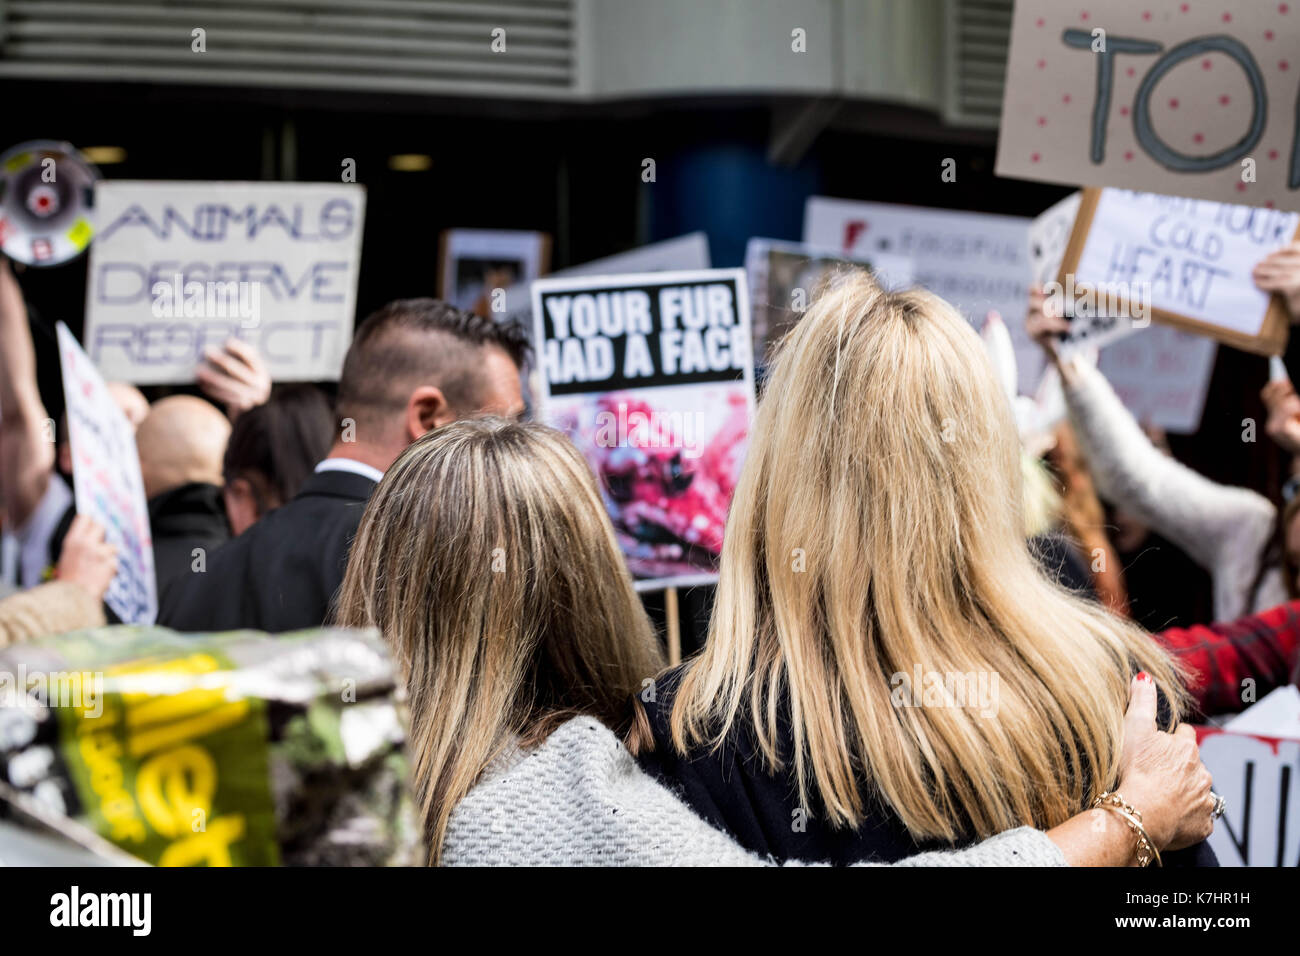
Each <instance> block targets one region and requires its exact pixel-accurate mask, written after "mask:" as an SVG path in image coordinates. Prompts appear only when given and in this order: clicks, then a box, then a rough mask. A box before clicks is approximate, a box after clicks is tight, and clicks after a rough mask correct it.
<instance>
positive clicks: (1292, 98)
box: [996, 0, 1300, 209]
mask: <svg viewBox="0 0 1300 956" xmlns="http://www.w3.org/2000/svg"><path fill="white" fill-rule="evenodd" d="M1298 95H1300V4H1293V3H1276V2H1272V0H1267V2H1266V0H1252V2H1250V3H1241V2H1233V0H1218V2H1207V0H1194V2H1188V0H1142V2H1141V3H1133V2H1131V0H1089V2H1087V3H1078V4H1068V3H1061V2H1060V0H1017V2H1016V6H1015V13H1014V16H1013V19H1012V33H1011V48H1010V52H1009V54H1008V58H1007V71H1006V85H1005V93H1004V95H1003V103H1002V123H1001V131H1000V134H999V138H998V158H997V167H996V172H997V174H998V175H999V176H1011V177H1016V178H1020V179H1037V180H1046V181H1049V182H1060V183H1069V184H1074V185H1080V186H1118V187H1125V188H1128V189H1137V190H1143V191H1149V192H1159V193H1167V194H1173V195H1179V196H1193V197H1197V198H1201V199H1211V200H1219V201H1221V202H1231V203H1245V204H1248V205H1251V206H1269V205H1272V206H1275V207H1276V208H1279V209H1300V114H1298V113H1297V110H1296V102H1297V96H1298Z"/></svg>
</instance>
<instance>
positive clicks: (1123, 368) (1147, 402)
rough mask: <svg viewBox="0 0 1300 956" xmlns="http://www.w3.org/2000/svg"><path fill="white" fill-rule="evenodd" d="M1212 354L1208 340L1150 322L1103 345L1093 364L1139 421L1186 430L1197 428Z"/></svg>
mask: <svg viewBox="0 0 1300 956" xmlns="http://www.w3.org/2000/svg"><path fill="white" fill-rule="evenodd" d="M1218 354H1219V346H1218V344H1217V343H1216V342H1215V341H1214V340H1213V339H1207V338H1206V337H1205V336H1203V335H1193V334H1192V333H1190V332H1184V331H1182V330H1181V329H1175V328H1171V327H1170V326H1167V325H1156V324H1152V325H1150V326H1148V327H1147V328H1145V329H1133V330H1132V331H1131V334H1129V335H1128V336H1126V337H1125V338H1123V339H1120V340H1119V341H1118V342H1113V343H1112V344H1110V345H1107V346H1106V347H1105V348H1103V349H1102V350H1101V356H1100V359H1099V360H1098V362H1097V366H1098V368H1100V369H1101V371H1102V374H1103V375H1105V376H1106V378H1107V380H1109V382H1110V384H1111V386H1112V387H1113V388H1114V389H1115V394H1117V395H1118V396H1119V397H1120V400H1121V401H1122V402H1123V403H1124V405H1125V407H1127V408H1128V410H1129V411H1130V412H1132V413H1133V417H1134V418H1136V419H1137V420H1138V421H1139V422H1142V423H1143V424H1151V425H1158V426H1159V427H1161V428H1163V429H1164V430H1165V431H1168V432H1174V433H1175V434H1180V435H1190V434H1192V433H1193V432H1195V431H1196V430H1197V429H1199V428H1200V427H1201V414H1202V412H1203V411H1204V410H1205V396H1206V394H1207V393H1208V392H1209V388H1210V378H1211V377H1212V376H1213V374H1214V359H1215V356H1217V355H1218Z"/></svg>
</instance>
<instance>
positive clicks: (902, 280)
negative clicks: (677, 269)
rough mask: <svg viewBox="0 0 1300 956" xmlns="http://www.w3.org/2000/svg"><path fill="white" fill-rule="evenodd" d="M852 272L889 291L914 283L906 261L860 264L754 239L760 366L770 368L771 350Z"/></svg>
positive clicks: (751, 254)
mask: <svg viewBox="0 0 1300 956" xmlns="http://www.w3.org/2000/svg"><path fill="white" fill-rule="evenodd" d="M852 269H866V270H867V271H868V272H870V273H872V274H873V275H874V276H875V277H876V279H877V280H878V281H879V282H880V283H881V284H882V285H883V286H885V288H887V289H901V288H905V287H906V286H907V285H908V283H910V282H911V281H912V262H911V260H910V259H907V258H906V257H904V256H896V255H890V254H889V253H881V254H879V255H873V256H871V257H869V258H865V257H864V258H857V257H850V256H844V255H838V254H836V253H835V252H834V251H831V250H826V249H818V248H816V247H813V246H809V245H805V244H803V243H798V242H781V241H779V240H776V239H758V238H755V239H750V240H749V243H748V244H747V245H746V247H745V272H746V273H747V274H748V275H749V301H750V303H751V308H752V311H753V319H752V323H753V327H754V357H755V360H756V361H757V362H758V363H759V364H766V363H767V362H768V361H769V360H770V358H771V354H770V353H771V349H772V348H773V347H775V346H776V344H777V343H778V342H780V341H781V339H782V337H784V335H785V334H786V333H787V332H789V331H790V329H791V328H793V327H794V325H795V323H796V322H798V321H799V316H800V315H801V314H802V313H803V312H804V311H806V310H807V309H808V307H809V306H811V305H812V303H813V300H814V298H815V297H816V296H817V295H819V294H820V293H821V292H822V291H823V290H824V289H825V288H826V285H827V283H830V282H833V281H834V279H835V277H836V276H837V275H842V274H843V273H845V272H846V271H849V270H852Z"/></svg>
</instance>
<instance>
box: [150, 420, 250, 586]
mask: <svg viewBox="0 0 1300 956" xmlns="http://www.w3.org/2000/svg"><path fill="white" fill-rule="evenodd" d="M229 437H230V422H228V421H227V420H226V418H225V416H223V415H222V414H221V412H220V411H218V410H217V409H216V408H215V407H214V406H213V405H212V404H210V403H209V402H206V401H204V400H203V399H201V398H195V397H194V396H192V395H172V396H169V397H167V398H162V399H159V400H158V401H157V402H155V403H154V404H153V407H152V408H151V409H150V411H149V415H148V416H147V417H146V418H145V420H144V421H143V422H142V423H141V424H140V427H139V428H138V429H137V430H136V433H135V443H136V447H137V448H138V449H139V452H140V475H141V477H142V479H143V480H144V493H145V496H146V498H148V502H149V524H150V527H151V528H152V530H153V560H154V572H155V574H156V575H157V577H158V597H159V600H160V601H161V600H162V597H163V595H165V594H166V593H167V591H168V589H169V588H170V587H171V586H172V584H173V582H175V581H176V580H177V579H178V578H179V577H181V576H182V575H184V574H185V573H186V572H188V571H189V570H191V568H192V567H196V566H202V565H196V562H199V561H200V560H201V561H202V562H203V563H204V564H206V555H207V553H208V552H211V551H214V550H216V549H217V548H219V547H221V545H222V544H224V543H225V542H226V539H227V538H229V537H230V528H229V526H228V525H227V523H226V511H225V506H224V505H223V503H222V495H221V483H222V477H221V459H222V455H223V454H225V450H226V440H227V439H228V438H229ZM196 548H202V549H203V554H202V555H200V554H196V553H195V550H194V549H196Z"/></svg>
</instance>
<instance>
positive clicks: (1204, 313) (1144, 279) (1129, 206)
mask: <svg viewBox="0 0 1300 956" xmlns="http://www.w3.org/2000/svg"><path fill="white" fill-rule="evenodd" d="M1298 230H1300V215H1297V214H1295V213H1284V212H1280V211H1278V210H1273V209H1252V208H1250V207H1247V206H1238V205H1233V204H1229V203H1219V202H1212V201H1209V200H1196V199H1183V198H1178V197H1173V196H1162V195H1156V194H1154V193H1137V192H1132V191H1129V190H1119V189H1105V190H1102V189H1091V188H1090V189H1086V190H1084V193H1083V199H1082V201H1081V202H1080V204H1079V213H1078V216H1077V217H1076V218H1075V223H1074V229H1073V231H1072V233H1071V235H1070V242H1069V245H1068V246H1067V248H1066V253H1065V257H1064V259H1063V260H1062V262H1061V271H1060V275H1059V277H1058V280H1057V281H1058V282H1060V283H1061V285H1062V286H1063V287H1065V288H1066V289H1069V288H1071V287H1073V288H1075V289H1077V290H1082V291H1084V292H1089V291H1092V292H1095V293H1098V296H1097V299H1098V303H1100V302H1102V301H1103V299H1102V297H1101V295H1100V293H1102V292H1105V293H1106V295H1105V301H1106V302H1107V303H1108V304H1109V306H1110V307H1109V308H1099V309H1097V310H1095V311H1096V312H1097V313H1100V314H1101V316H1102V318H1103V319H1106V318H1113V317H1114V316H1116V315H1121V316H1128V317H1130V318H1131V317H1133V316H1135V315H1139V314H1141V312H1142V311H1143V310H1144V309H1148V308H1149V311H1150V318H1153V319H1155V320H1156V321H1159V322H1164V323H1165V324H1167V325H1172V326H1174V327H1176V328H1181V329H1185V330H1187V331H1190V332H1196V333H1199V334H1201V335H1208V336H1210V337H1211V338H1214V339H1216V340H1218V341H1220V342H1224V343H1226V344H1228V345H1232V346H1235V347H1237V348H1240V349H1245V350H1246V351H1250V352H1256V353H1259V354H1261V355H1277V354H1280V353H1281V351H1282V350H1283V349H1284V348H1285V347H1286V340H1287V332H1288V329H1289V324H1290V317H1289V314H1288V313H1287V309H1286V304H1285V302H1283V301H1282V299H1281V297H1280V296H1276V295H1274V296H1270V295H1268V294H1267V293H1265V292H1261V291H1260V290H1259V289H1257V288H1256V287H1255V283H1254V280H1253V279H1251V276H1250V272H1251V270H1252V269H1253V268H1254V266H1255V264H1256V263H1258V262H1259V260H1260V259H1263V258H1264V257H1265V256H1266V255H1268V253H1270V252H1272V251H1274V250H1275V249H1278V248H1280V247H1281V246H1283V245H1285V244H1286V243H1287V242H1288V241H1290V240H1291V239H1292V238H1295V237H1296V236H1297V235H1298V234H1300V233H1298Z"/></svg>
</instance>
